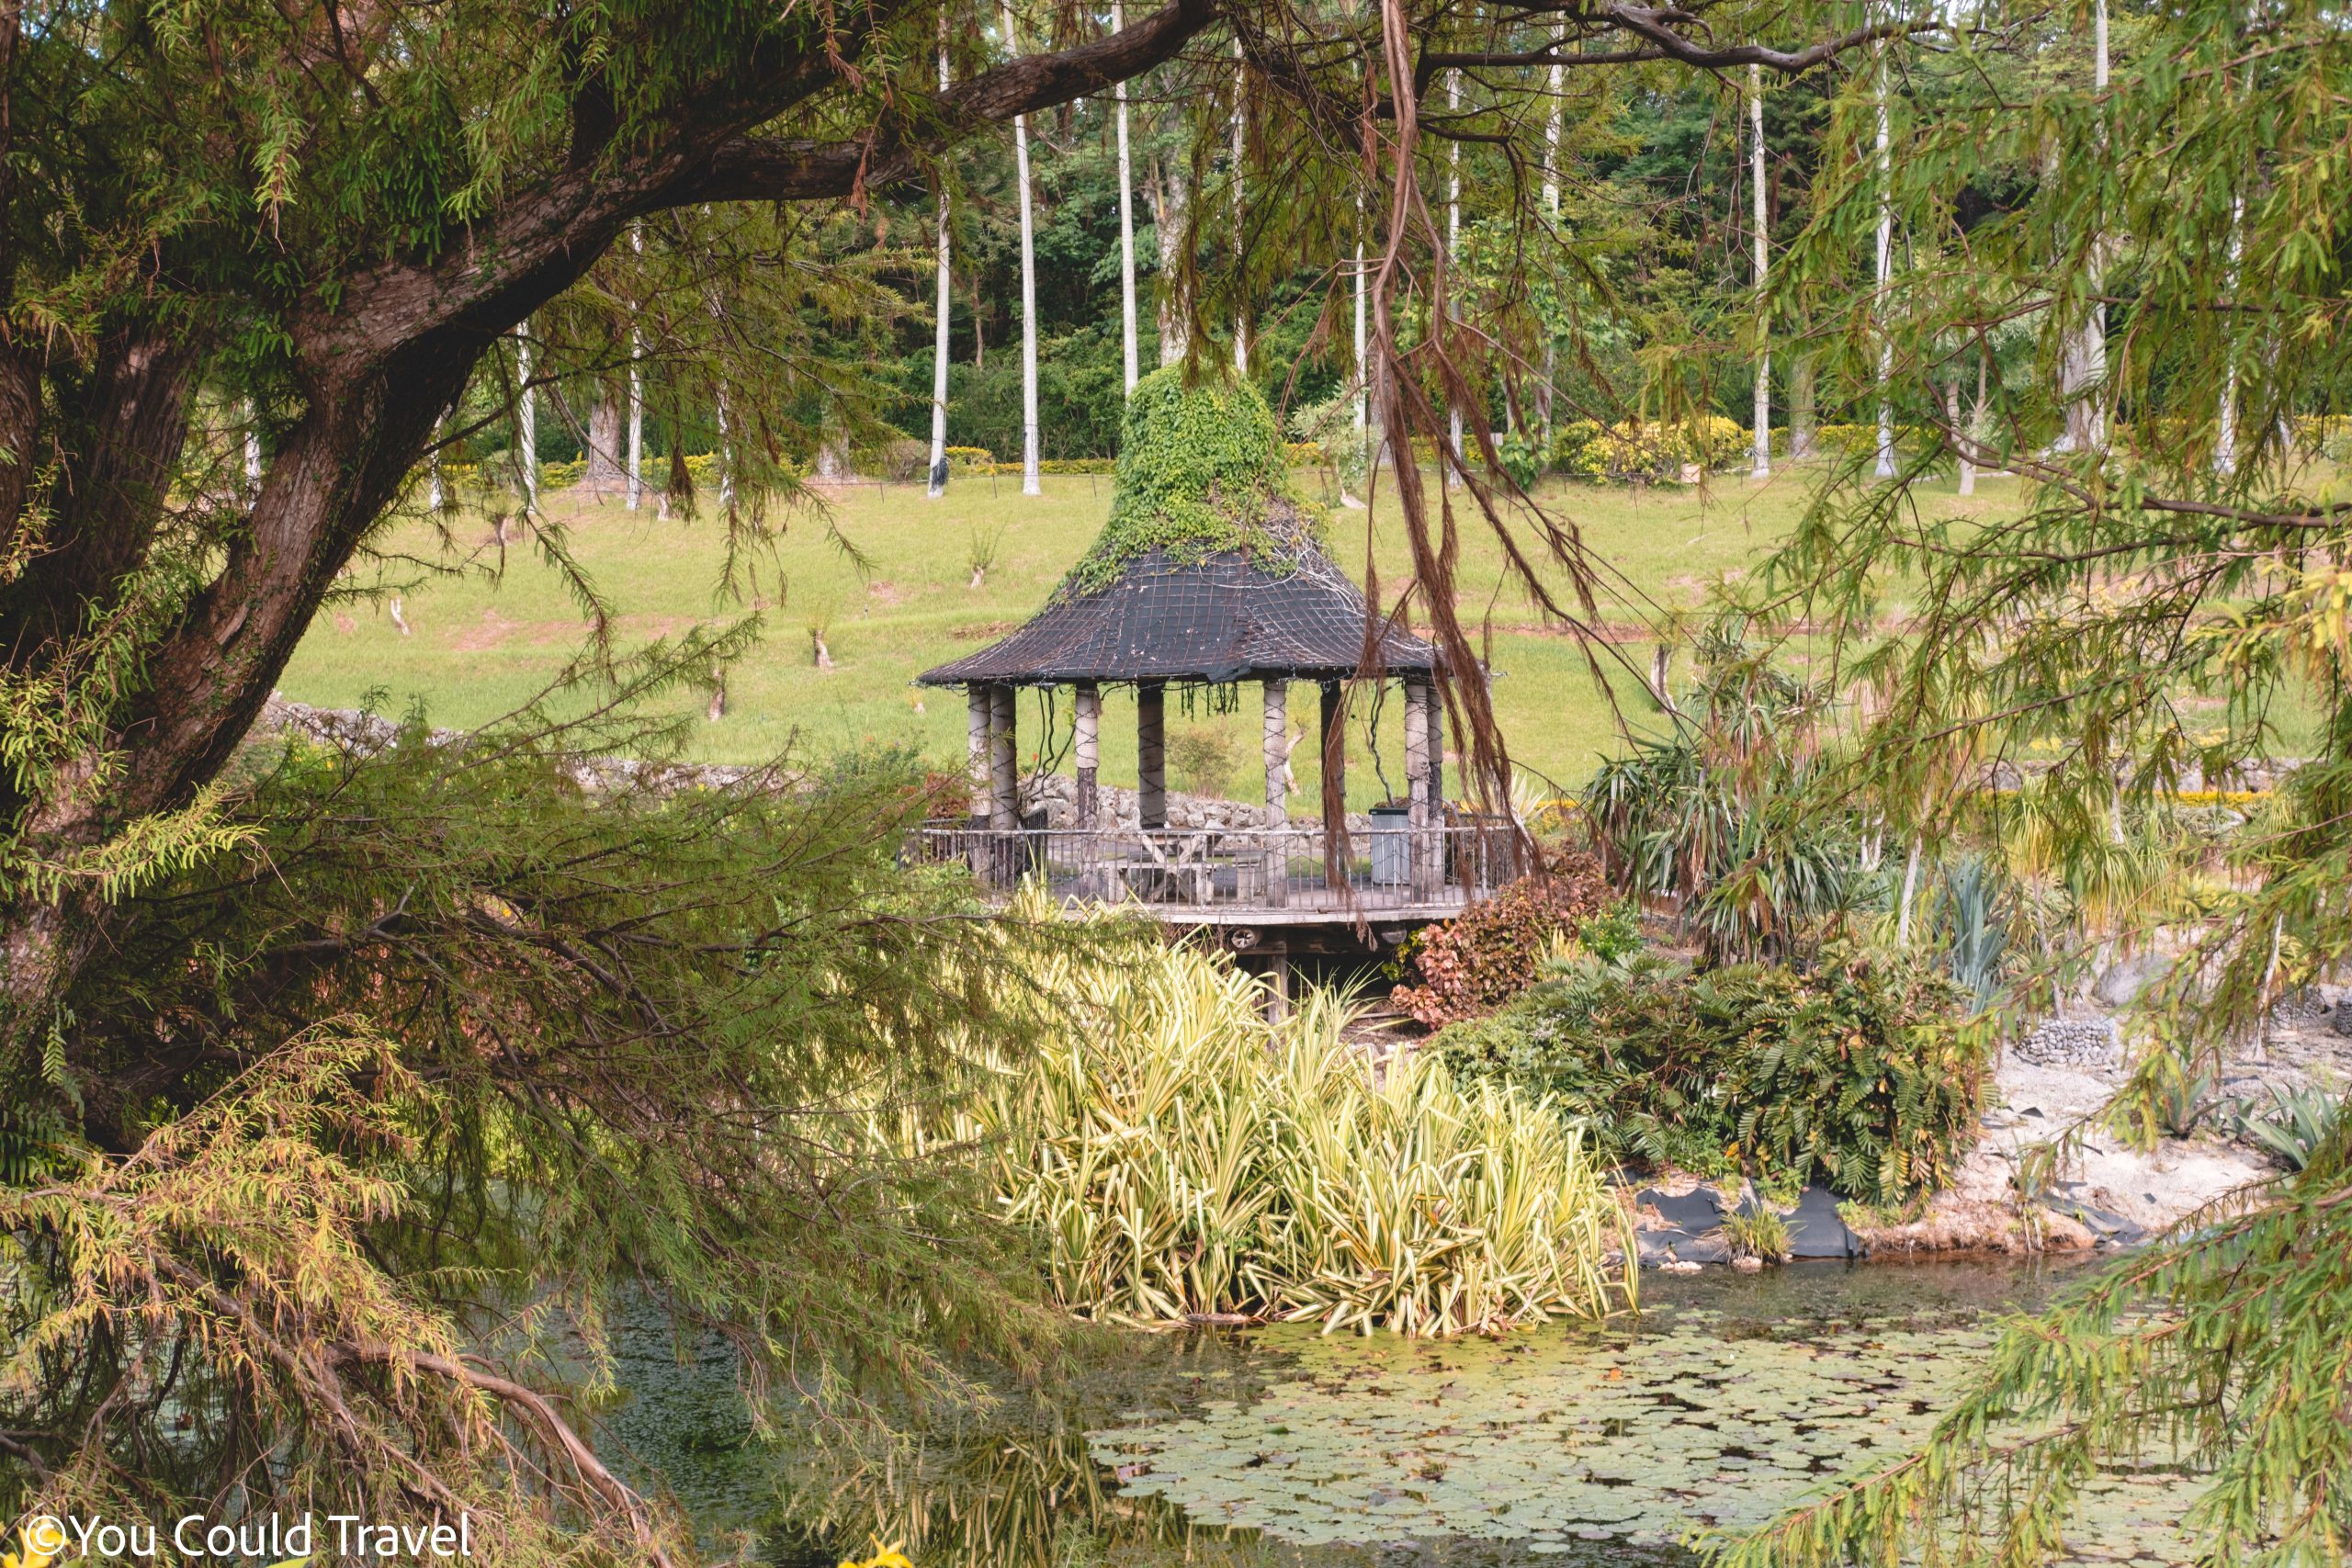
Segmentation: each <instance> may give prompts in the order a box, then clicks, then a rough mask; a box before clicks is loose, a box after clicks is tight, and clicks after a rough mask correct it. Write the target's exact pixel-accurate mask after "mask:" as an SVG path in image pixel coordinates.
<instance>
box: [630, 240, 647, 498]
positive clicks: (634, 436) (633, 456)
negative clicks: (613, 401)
mask: <svg viewBox="0 0 2352 1568" xmlns="http://www.w3.org/2000/svg"><path fill="white" fill-rule="evenodd" d="M628 248H629V252H630V254H632V255H633V256H641V255H643V254H645V225H643V224H642V223H632V224H630V225H629V227H628ZM644 500H645V332H644V329H643V328H641V327H639V325H638V322H637V299H636V297H635V296H633V295H632V296H631V297H630V299H629V302H628V509H629V510H630V511H631V512H634V511H636V510H637V509H638V507H639V505H640V504H642V503H643V502H644Z"/></svg>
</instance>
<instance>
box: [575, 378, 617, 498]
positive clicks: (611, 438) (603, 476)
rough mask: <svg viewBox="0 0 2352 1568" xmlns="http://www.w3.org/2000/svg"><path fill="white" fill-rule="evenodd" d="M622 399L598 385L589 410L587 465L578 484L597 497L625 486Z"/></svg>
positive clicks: (602, 496)
mask: <svg viewBox="0 0 2352 1568" xmlns="http://www.w3.org/2000/svg"><path fill="white" fill-rule="evenodd" d="M621 403H622V399H621V397H619V396H616V394H615V392H614V389H612V388H610V387H601V388H599V389H597V392H596V401H595V403H594V406H593V407H591V408H590V409H589V411H588V451H587V454H586V456H587V466H586V467H585V468H583V469H582V472H581V475H580V488H581V489H582V491H586V492H587V493H588V494H590V495H593V496H594V497H596V498H597V499H598V500H600V501H601V500H603V499H605V497H607V496H615V495H622V494H625V493H627V491H628V464H627V463H626V462H625V461H624V460H623V458H624V450H623V446H622V444H623V443H624V442H625V441H626V440H627V439H628V435H627V434H626V432H625V431H624V429H623V427H622V423H621Z"/></svg>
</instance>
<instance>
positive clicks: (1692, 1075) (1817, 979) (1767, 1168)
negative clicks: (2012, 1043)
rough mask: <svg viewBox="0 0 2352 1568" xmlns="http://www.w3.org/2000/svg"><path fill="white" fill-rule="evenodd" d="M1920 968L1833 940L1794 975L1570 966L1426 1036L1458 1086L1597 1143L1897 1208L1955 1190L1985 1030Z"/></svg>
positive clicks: (1950, 987) (1637, 958) (1660, 963)
mask: <svg viewBox="0 0 2352 1568" xmlns="http://www.w3.org/2000/svg"><path fill="white" fill-rule="evenodd" d="M1964 999H1965V997H1964V994H1963V993H1962V991H1961V989H1960V987H1957V986H1955V985H1954V984H1953V983H1952V982H1951V981H1950V980H1949V979H1946V978H1945V977H1944V976H1941V975H1940V974H1938V973H1935V972H1933V971H1931V970H1929V969H1927V968H1925V967H1923V966H1921V965H1918V964H1910V963H1907V962H1901V961H1896V960H1892V959H1889V958H1886V957H1883V956H1882V955H1879V954H1876V953H1866V952H1863V951H1860V950H1858V949H1853V948H1848V947H1836V946H1833V947H1831V948H1829V949H1827V950H1826V951H1825V952H1824V953H1823V954H1822V956H1821V959H1820V961H1819V962H1818V963H1817V964H1815V965H1813V966H1812V967H1810V968H1808V969H1805V970H1802V971H1800V970H1797V969H1793V968H1791V967H1789V966H1787V965H1783V964H1769V965H1768V964H1727V965H1724V967H1721V968H1717V969H1711V970H1708V971H1705V972H1703V973H1700V974H1693V973H1691V971H1689V970H1688V969H1685V968H1683V967H1682V966H1680V965H1679V964H1672V963H1668V962H1667V961H1665V960H1663V959H1661V958H1658V957H1657V956H1655V955H1653V954H1650V953H1635V954H1634V955H1632V956H1631V957H1629V958H1626V959H1623V960H1621V961H1619V962H1616V963H1608V962H1603V961H1601V960H1600V959H1597V958H1590V957H1587V958H1583V959H1579V960H1577V961H1576V962H1575V963H1573V964H1567V965H1566V966H1564V969H1563V972H1562V973H1561V974H1559V975H1558V976H1555V977H1554V978H1550V979H1546V980H1544V981H1543V982H1541V983H1540V984H1538V985H1536V986H1535V987H1532V989H1530V990H1529V991H1528V992H1527V993H1526V994H1525V995H1524V996H1522V997H1521V998H1518V999H1517V1000H1515V1001H1513V1002H1512V1003H1510V1005H1509V1006H1508V1007H1505V1008H1503V1009H1502V1010H1499V1011H1498V1012H1496V1013H1495V1014H1493V1015H1492V1016H1491V1017H1488V1018H1484V1019H1480V1020H1478V1021H1475V1022H1470V1023H1464V1024H1457V1025H1455V1026H1453V1027H1452V1028H1449V1029H1446V1030H1444V1031H1442V1032H1440V1033H1439V1034H1438V1036H1437V1037H1436V1039H1435V1041H1433V1042H1432V1045H1433V1047H1434V1049H1435V1054H1436V1055H1438V1056H1440V1057H1441V1058H1442V1060H1443V1061H1444V1062H1445V1063H1446V1064H1447V1065H1448V1066H1449V1067H1451V1068H1452V1069H1453V1071H1454V1072H1455V1073H1456V1074H1457V1075H1459V1076H1462V1077H1465V1078H1477V1077H1488V1078H1495V1079H1498V1080H1500V1081H1503V1082H1507V1083H1511V1084H1515V1085H1517V1086H1518V1087H1519V1088H1521V1089H1522V1090H1524V1091H1526V1092H1528V1093H1530V1094H1547V1095H1550V1096H1552V1097H1553V1098H1554V1100H1555V1103H1557V1104H1558V1105H1559V1106H1560V1108H1561V1110H1562V1112H1563V1114H1565V1115H1566V1116H1568V1117H1569V1118H1570V1119H1571V1121H1572V1122H1575V1123H1576V1124H1577V1125H1578V1126H1580V1127H1583V1128H1584V1129H1586V1130H1587V1132H1588V1134H1589V1137H1590V1138H1591V1140H1592V1142H1593V1144H1594V1146H1595V1147H1596V1148H1598V1149H1600V1150H1602V1151H1604V1152H1606V1153H1608V1154H1610V1155H1611V1156H1616V1157H1620V1158H1628V1157H1630V1158H1637V1159H1642V1160H1646V1161H1648V1162H1650V1163H1652V1164H1655V1165H1660V1166H1668V1165H1670V1166H1674V1167H1677V1168H1683V1169H1691V1170H1696V1171H1699V1172H1701V1173H1702V1174H1708V1175H1716V1174H1727V1173H1729V1172H1732V1171H1739V1172H1743V1173H1745V1174H1747V1175H1749V1176H1752V1177H1755V1178H1757V1179H1759V1180H1767V1181H1775V1182H1781V1183H1787V1184H1792V1185H1793V1184H1799V1183H1803V1182H1805V1181H1809V1180H1811V1179H1814V1177H1815V1173H1816V1172H1818V1173H1819V1174H1820V1175H1821V1176H1823V1177H1825V1178H1826V1179H1827V1180H1828V1182H1829V1184H1830V1185H1831V1186H1832V1187H1833V1188H1835V1189H1836V1190H1838V1192H1840V1193H1842V1194H1844V1195H1846V1196H1848V1197H1850V1198H1857V1199H1861V1200H1865V1201H1872V1202H1883V1203H1900V1202H1905V1201H1908V1200H1910V1199H1911V1198H1913V1197H1915V1196H1917V1195H1918V1194H1920V1193H1923V1192H1928V1191H1932V1190H1935V1189H1937V1188H1939V1187H1943V1186H1945V1185H1948V1184H1949V1183H1950V1181H1951V1178H1952V1176H1953V1174H1954V1172H1955V1171H1956V1169H1957V1168H1958V1163H1959V1160H1960V1157H1961V1155H1962V1145H1963V1142H1964V1140H1965V1138H1966V1137H1967V1135H1968V1134H1969V1133H1970V1131H1971V1130H1972V1129H1973V1127H1974V1126H1975V1123H1976V1118H1977V1112H1978V1110H1979V1108H1980V1102H1981V1099H1982V1095H1983V1091H1984V1083H1985V1073H1986V1066H1987V1050H1988V1044H1989V1035H1988V1032H1987V1030H1986V1027H1985V1025H1984V1024H1983V1023H1981V1022H1964V1021H1962V1019H1961V1018H1960V1017H1959V1016H1958V1013H1959V1009H1960V1007H1961V1005H1962V1002H1963V1001H1964Z"/></svg>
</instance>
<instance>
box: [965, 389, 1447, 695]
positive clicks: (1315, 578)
mask: <svg viewBox="0 0 2352 1568" xmlns="http://www.w3.org/2000/svg"><path fill="white" fill-rule="evenodd" d="M1317 522H1318V517H1317V513H1316V511H1315V509H1314V508H1313V507H1311V506H1310V505H1308V504H1307V503H1306V502H1304V501H1303V500H1302V499H1300V498H1299V497H1298V496H1297V495H1295V493H1294V492H1293V491H1292V490H1291V488H1290V472H1289V468H1288V465H1287V463H1286V461H1285V458H1284V455H1283V450H1282V446H1281V443H1280V431H1279V430H1278V428H1277V427H1276V425H1275V423H1274V419H1273V414H1272V412H1271V411H1270V410H1268V408H1267V407H1266V402H1265V400H1264V399H1263V398H1261V397H1260V396H1259V395H1258V391H1257V389H1255V388H1254V387H1252V386H1250V383H1249V382H1247V381H1245V380H1227V381H1215V380H1203V381H1198V382H1194V383H1191V384H1188V383H1187V382H1186V381H1185V380H1184V378H1183V371H1182V369H1181V368H1180V367H1173V366H1171V367H1168V368H1166V369H1163V370H1159V371H1155V372H1154V373H1153V374H1151V375H1149V376H1147V377H1145V378H1143V380H1142V381H1140V382H1138V383H1137V384H1136V389H1135V391H1134V392H1133V393H1132V394H1130V395H1129V397H1128V400H1127V414H1126V423H1125V430H1124V432H1123V434H1122V436H1121V440H1120V449H1119V468H1118V484H1117V489H1116V491H1115V492H1114V495H1113V498H1112V502H1111V516H1110V521H1109V522H1108V523H1106V524H1105V525H1103V533H1102V535H1101V536H1100V537H1098V538H1097V539H1096V540H1095V542H1094V544H1093V545H1092V547H1090V548H1089V549H1088V550H1087V552H1086V554H1085V555H1084V556H1083V557H1082V558H1080V560H1079V561H1078V563H1077V564H1076V565H1075V566H1073V567H1072V568H1071V569H1070V572H1069V576H1068V577H1066V578H1064V579H1063V580H1062V582H1061V586H1060V587H1058V588H1057V589H1056V590H1055V591H1054V596H1053V598H1052V599H1050V600H1049V601H1047V603H1046V607H1045V608H1044V609H1043V610H1041V611H1039V612H1038V613H1037V615H1035V616H1034V617H1032V618H1031V619H1030V621H1029V623H1028V624H1027V625H1026V626H1023V627H1022V628H1021V629H1020V630H1019V631H1016V632H1014V633H1013V634H1012V636H1011V637H1006V638H1004V639H1003V640H1002V641H1001V642H997V643H994V644H991V645H990V646H989V647H987V648H984V649H981V650H980V651H979V652H978V653H974V654H971V655H968V656H967V657H966V658H963V659H959V660H956V661H955V662H954V663H952V664H943V665H941V666H940V667H939V668H937V669H935V670H927V671H923V673H922V675H921V676H920V677H918V679H919V681H920V682H921V683H922V684H923V685H927V686H957V685H967V684H974V683H980V684H991V685H994V684H1003V685H1037V686H1043V685H1065V684H1069V683H1070V682H1080V681H1091V682H1134V681H1174V682H1219V683H1221V682H1230V681H1243V680H1262V679H1267V678H1277V679H1293V678H1301V677H1305V678H1318V677H1319V678H1331V677H1336V676H1340V675H1346V674H1350V673H1352V672H1353V671H1355V670H1356V669H1357V668H1358V667H1359V665H1360V664H1361V663H1362V661H1363V651H1364V648H1363V640H1364V623H1365V620H1366V617H1367V615H1368V612H1367V611H1366V609H1365V606H1364V600H1363V594H1362V593H1361V592H1357V590H1356V586H1355V584H1354V583H1352V582H1351V581H1348V579H1347V575H1346V574H1345V573H1344V572H1342V571H1340V569H1339V568H1338V567H1337V566H1334V565H1333V564H1332V562H1331V558H1330V557H1329V556H1327V555H1325V554H1324V553H1323V550H1322V548H1321V547H1320V546H1319V545H1318V544H1317V539H1316V530H1317ZM1379 662H1380V663H1381V664H1382V665H1384V666H1385V668H1387V669H1389V670H1392V671H1428V670H1430V669H1432V668H1433V667H1434V665H1435V662H1436V659H1435V654H1434V651H1433V650H1432V649H1430V645H1429V644H1427V643H1425V642H1423V641H1421V640H1420V639H1419V637H1412V636H1409V635H1408V634H1407V633H1405V632H1404V631H1402V630H1400V629H1397V628H1394V627H1391V628H1388V629H1387V630H1385V632H1384V633H1383V634H1382V636H1381V637H1380V645H1379Z"/></svg>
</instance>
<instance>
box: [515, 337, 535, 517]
mask: <svg viewBox="0 0 2352 1568" xmlns="http://www.w3.org/2000/svg"><path fill="white" fill-rule="evenodd" d="M515 381H516V382H517V383H518V385H519V387H520V393H519V395H518V398H517V414H516V423H515V448H516V450H515V468H516V470H517V472H518V473H519V475H520V477H521V481H522V487H523V515H524V516H526V517H537V515H538V514H539V405H538V394H537V391H535V390H534V389H533V388H532V386H531V318H529V317H528V316H526V317H524V318H523V320H522V322H521V324H519V325H518V326H516V327H515Z"/></svg>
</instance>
